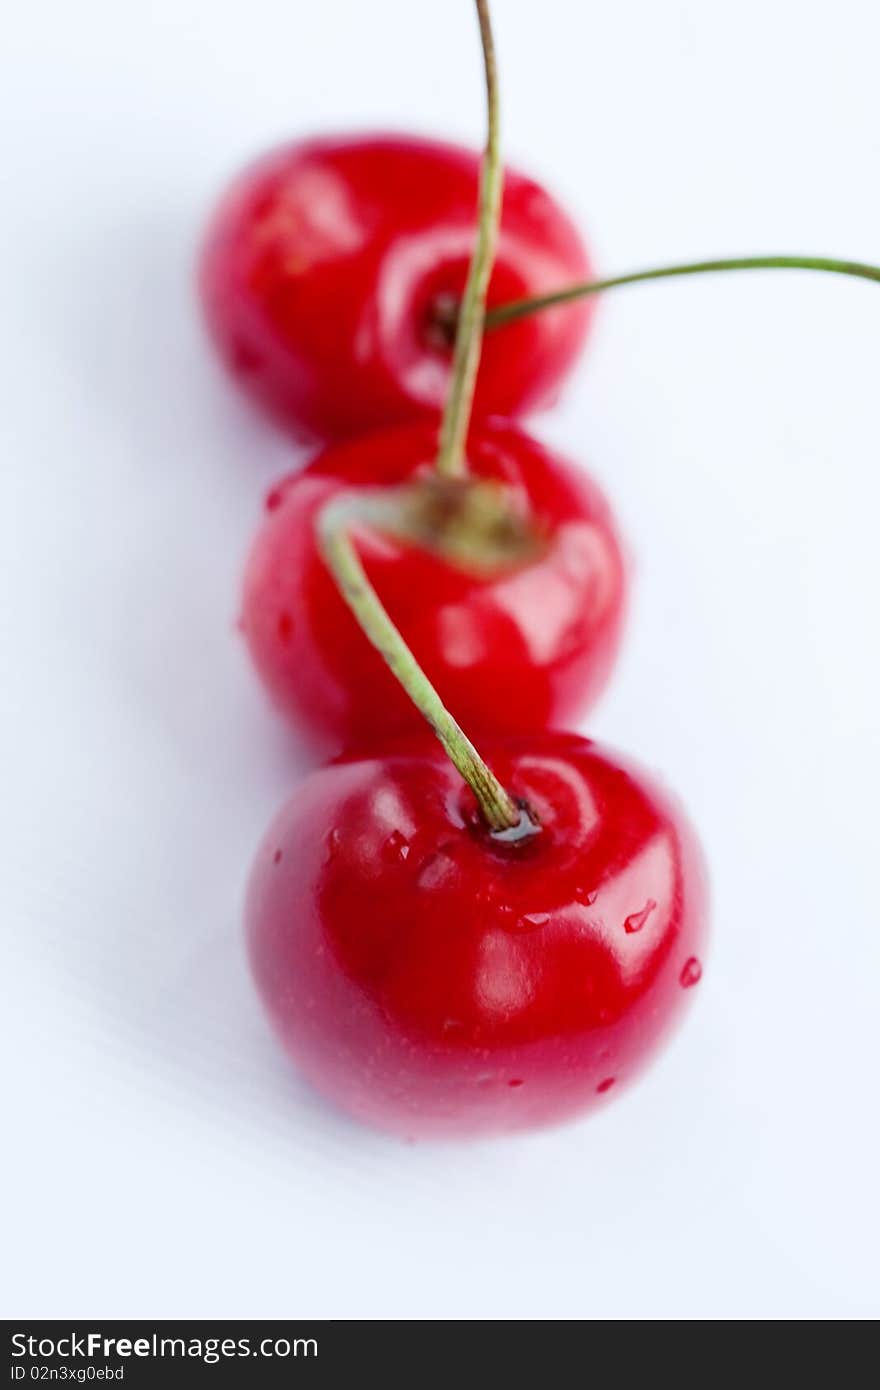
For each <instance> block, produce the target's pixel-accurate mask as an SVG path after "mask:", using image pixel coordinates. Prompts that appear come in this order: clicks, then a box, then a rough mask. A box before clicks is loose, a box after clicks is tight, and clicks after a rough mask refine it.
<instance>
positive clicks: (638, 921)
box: [623, 898, 657, 932]
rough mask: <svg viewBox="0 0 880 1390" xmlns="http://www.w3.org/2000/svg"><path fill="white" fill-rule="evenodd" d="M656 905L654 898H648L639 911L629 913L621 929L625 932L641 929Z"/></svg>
mask: <svg viewBox="0 0 880 1390" xmlns="http://www.w3.org/2000/svg"><path fill="white" fill-rule="evenodd" d="M656 906H657V904H656V902H655V901H654V899H653V898H649V899H648V901H647V902H646V903H645V906H644V907H643V908H642V910H641V912H631V913H630V915H629V917H627V919H626V921H625V922H624V924H623V930H624V931H625V932H634V931H641V930H642V927H643V926H644V925H645V923H646V922H647V920H648V918H649V917H650V915H651V913H652V912H653V911H654V908H655V907H656Z"/></svg>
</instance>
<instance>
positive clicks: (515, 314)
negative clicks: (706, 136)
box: [484, 256, 880, 329]
mask: <svg viewBox="0 0 880 1390" xmlns="http://www.w3.org/2000/svg"><path fill="white" fill-rule="evenodd" d="M725 270H822V271H826V272H827V273H829V274H831V275H854V276H856V277H857V278H858V279H860V280H878V281H880V266H876V265H868V264H866V263H865V262H864V261H838V260H833V259H832V258H830V257H827V256H737V257H734V258H732V259H728V260H719V261H690V262H687V263H686V264H684V265H666V266H660V267H658V268H656V269H653V270H635V271H632V272H630V274H628V275H615V276H612V278H611V279H609V280H586V281H584V282H583V284H579V285H569V286H568V287H567V288H566V289H563V290H554V291H553V293H552V294H541V295H536V296H535V297H534V298H533V299H516V300H512V301H511V302H510V303H509V304H497V305H496V306H495V307H494V308H492V309H490V310H489V312H488V313H487V314H486V315H485V319H484V321H485V326H486V328H487V329H489V328H500V327H502V325H503V324H505V323H513V322H514V321H515V320H516V319H522V318H527V317H528V315H529V314H536V313H539V312H540V311H541V310H542V309H553V308H555V307H556V306H557V305H559V304H569V303H571V301H572V300H575V299H583V298H586V296H587V295H590V294H599V293H600V292H601V291H603V290H613V289H615V288H616V286H618V285H635V284H638V283H639V281H641V280H671V279H672V278H673V277H675V276H679V275H709V274H714V273H715V272H716V271H725Z"/></svg>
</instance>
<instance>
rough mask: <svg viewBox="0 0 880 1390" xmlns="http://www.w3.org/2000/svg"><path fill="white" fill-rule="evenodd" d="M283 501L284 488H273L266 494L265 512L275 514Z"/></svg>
mask: <svg viewBox="0 0 880 1390" xmlns="http://www.w3.org/2000/svg"><path fill="white" fill-rule="evenodd" d="M283 501H284V488H283V487H273V488H270V489H269V491H268V492H267V493H266V511H267V512H275V511H277V510H278V508H279V507H280V506H281V503H282V502H283Z"/></svg>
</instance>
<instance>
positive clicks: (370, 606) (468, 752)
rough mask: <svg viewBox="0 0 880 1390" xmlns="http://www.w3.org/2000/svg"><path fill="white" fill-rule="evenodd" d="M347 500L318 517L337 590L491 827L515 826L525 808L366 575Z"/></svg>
mask: <svg viewBox="0 0 880 1390" xmlns="http://www.w3.org/2000/svg"><path fill="white" fill-rule="evenodd" d="M355 516H356V512H354V511H353V507H352V502H351V499H350V498H348V497H346V496H345V495H343V496H342V497H339V498H336V499H334V500H333V501H332V502H330V503H328V505H327V506H325V508H324V509H323V511H322V512H321V513H320V515H319V517H318V525H317V532H318V543H319V545H320V547H321V553H322V555H323V557H324V561H325V563H326V564H327V566H328V567H329V569H330V572H331V574H332V575H333V577H334V579H335V580H336V584H337V586H338V588H339V592H340V593H341V595H342V597H343V598H344V599H345V602H346V603H347V604H348V606H349V608H350V609H351V611H352V613H353V614H354V616H355V618H356V619H357V621H358V624H359V625H360V627H361V629H362V631H363V633H364V635H365V636H366V637H367V639H368V640H369V641H370V642H371V643H372V644H373V646H374V647H375V648H376V651H377V652H378V653H379V655H380V656H381V657H382V658H383V660H384V661H385V662H386V664H387V665H388V667H389V668H390V670H391V673H392V675H394V676H395V677H396V679H397V680H398V681H399V682H400V684H401V685H402V686H403V688H404V690H405V691H406V693H407V695H408V696H409V698H410V699H411V700H412V702H413V704H414V705H415V707H416V709H417V710H418V711H419V713H420V714H422V715H424V717H425V719H426V720H427V722H428V723H429V724H430V726H431V728H432V729H433V730H434V733H435V734H436V735H437V737H438V739H439V740H440V742H441V743H442V745H443V747H444V749H445V750H446V753H447V754H448V756H449V758H450V759H451V761H452V762H453V763H454V765H455V767H456V768H457V769H458V771H459V772H460V773H461V775H462V777H463V778H464V779H465V781H466V782H467V783H468V785H469V786H470V787H471V789H472V790H473V793H474V795H475V796H476V798H477V801H478V803H479V806H480V810H481V812H482V814H483V818H484V820H485V821H486V824H487V825H488V826H489V828H490V829H491V830H495V831H504V830H513V829H515V828H516V827H518V826H520V825H521V824H522V822H523V817H524V815H525V813H524V812H523V811H522V810H521V809H520V807H519V806H517V804H516V803H515V802H514V800H513V798H512V797H510V796H509V795H508V794H507V792H506V791H505V790H504V788H503V787H502V785H501V783H500V782H499V781H498V778H497V777H496V776H495V774H494V773H493V772H492V771H491V769H490V768H489V767H488V766H487V765H486V763H484V762H483V759H482V758H481V757H480V755H479V753H478V752H477V750H476V748H475V747H474V745H473V744H472V743H471V741H470V739H469V738H468V737H467V735H466V734H465V733H464V731H463V730H462V729H461V728H460V726H459V725H458V724H457V723H456V721H455V720H454V719H453V717H452V715H451V714H450V713H449V711H448V710H447V709H446V707H445V705H444V704H443V701H442V700H441V699H440V696H439V695H438V694H437V691H436V690H435V689H434V687H433V685H432V684H431V682H430V681H429V680H428V677H427V676H426V675H425V673H424V671H423V670H422V668H421V667H420V666H419V664H418V662H417V661H416V659H415V657H414V656H413V654H412V652H411V651H410V649H409V647H408V646H407V644H406V642H405V641H404V640H403V638H402V637H401V635H400V633H399V632H398V630H397V628H396V627H395V625H394V623H393V622H392V620H391V618H390V616H389V614H388V611H387V609H386V608H385V606H384V604H383V603H382V600H381V599H380V598H379V595H378V594H377V593H376V590H375V589H374V588H373V585H372V584H371V583H370V580H369V579H368V577H367V574H366V571H365V570H364V567H363V564H362V563H361V559H360V556H359V555H358V553H357V550H356V549H355V546H354V543H353V542H352V539H351V536H350V534H349V529H350V526H351V524H352V522H353V520H354V519H355Z"/></svg>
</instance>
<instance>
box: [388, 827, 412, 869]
mask: <svg viewBox="0 0 880 1390" xmlns="http://www.w3.org/2000/svg"><path fill="white" fill-rule="evenodd" d="M409 850H410V846H409V841H408V840H407V838H406V836H405V835H402V834H401V832H400V831H399V830H392V832H391V834H390V835H389V836H388V839H387V840H386V841H385V843H384V845H383V846H382V858H383V859H384V860H385V862H386V863H387V864H394V863H400V864H402V863H403V862H404V861H405V860H406V859H408V858H409Z"/></svg>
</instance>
